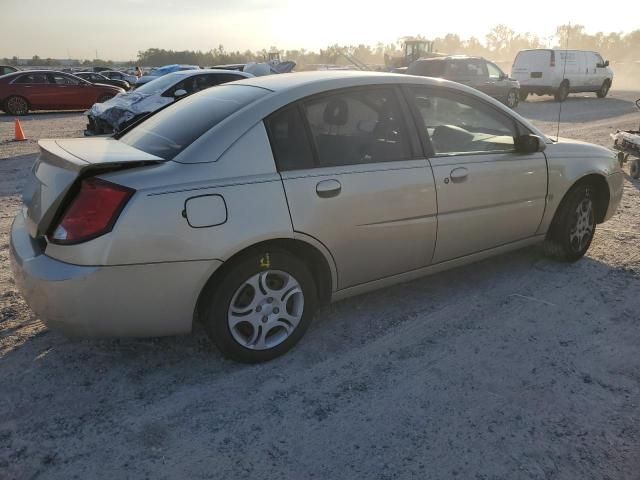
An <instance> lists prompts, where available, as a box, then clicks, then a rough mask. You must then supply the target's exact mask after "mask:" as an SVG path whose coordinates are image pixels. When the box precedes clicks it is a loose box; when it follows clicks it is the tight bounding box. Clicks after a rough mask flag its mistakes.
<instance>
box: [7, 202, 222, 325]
mask: <svg viewBox="0 0 640 480" xmlns="http://www.w3.org/2000/svg"><path fill="white" fill-rule="evenodd" d="M10 257H11V269H12V271H13V275H14V278H15V280H16V284H17V285H18V288H19V289H20V290H21V292H22V294H23V296H24V298H25V300H26V301H27V303H28V304H29V306H30V307H31V308H32V309H33V311H34V312H35V313H36V314H37V315H38V316H39V317H40V319H41V320H42V321H43V322H44V323H45V324H46V325H47V326H49V327H51V328H53V329H56V330H61V331H63V332H65V333H67V334H71V335H82V336H92V337H95V336H114V337H120V336H138V337H146V336H160V335H174V334H182V333H188V332H190V331H191V327H192V323H193V318H194V312H195V307H196V303H197V300H198V296H199V294H200V292H201V290H202V288H203V287H204V285H205V284H206V282H207V280H208V279H209V278H210V276H211V274H212V273H213V272H214V271H215V270H216V269H217V268H218V267H219V266H220V264H221V262H220V261H218V260H207V261H193V262H170V263H154V264H139V265H121V266H79V265H71V264H68V263H64V262H61V261H59V260H56V259H54V258H51V257H49V256H47V255H45V254H44V252H43V250H42V247H41V245H39V244H38V242H36V241H34V240H33V239H32V238H31V237H30V236H29V234H28V233H27V230H26V228H25V225H24V218H23V216H22V214H18V216H17V217H16V219H15V220H14V223H13V226H12V228H11V241H10Z"/></svg>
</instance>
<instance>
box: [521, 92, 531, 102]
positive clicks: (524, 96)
mask: <svg viewBox="0 0 640 480" xmlns="http://www.w3.org/2000/svg"><path fill="white" fill-rule="evenodd" d="M519 96H520V101H521V102H525V101H526V100H527V97H528V96H529V93H528V92H523V91H522V90H520V94H519Z"/></svg>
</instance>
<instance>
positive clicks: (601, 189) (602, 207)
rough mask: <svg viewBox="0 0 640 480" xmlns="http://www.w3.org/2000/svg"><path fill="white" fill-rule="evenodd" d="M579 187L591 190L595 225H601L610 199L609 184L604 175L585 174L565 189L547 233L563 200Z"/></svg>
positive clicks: (551, 227)
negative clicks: (593, 193) (593, 196)
mask: <svg viewBox="0 0 640 480" xmlns="http://www.w3.org/2000/svg"><path fill="white" fill-rule="evenodd" d="M579 185H590V186H591V187H592V188H593V190H594V192H595V198H594V200H595V202H594V203H595V210H596V212H595V213H596V223H602V222H603V221H604V218H605V215H606V214H607V209H608V208H609V201H610V199H611V197H610V192H609V184H608V183H607V179H606V178H605V176H604V175H602V174H600V173H587V174H585V175H583V176H582V177H580V178H578V179H576V180H575V181H574V182H573V183H572V184H571V185H570V186H569V188H567V189H566V191H565V192H564V194H563V195H562V199H561V200H560V202H558V206H557V208H556V209H555V211H554V212H553V218H552V220H551V224H550V226H549V230H548V231H551V230H552V229H553V227H554V224H555V221H556V218H557V217H558V212H560V211H561V207H562V205H563V204H564V202H565V199H566V198H567V196H568V195H569V192H571V191H572V190H573V189H574V188H576V187H577V186H579ZM547 233H548V232H547Z"/></svg>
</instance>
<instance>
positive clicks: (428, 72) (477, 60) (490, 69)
mask: <svg viewBox="0 0 640 480" xmlns="http://www.w3.org/2000/svg"><path fill="white" fill-rule="evenodd" d="M407 73H408V74H409V75H418V76H421V77H437V78H444V79H447V80H452V81H454V82H458V83H463V84H465V85H468V86H470V87H473V88H475V89H477V90H480V91H481V92H484V93H486V94H487V95H489V96H491V97H493V98H495V99H497V100H499V101H501V102H502V103H504V104H505V105H507V106H508V107H510V108H516V107H517V106H518V101H519V98H520V97H519V93H520V84H519V83H518V81H517V80H513V79H511V78H509V76H508V75H507V74H506V73H504V72H503V71H502V70H500V68H498V66H497V65H496V64H494V63H491V62H489V61H487V60H485V59H484V58H482V57H467V56H457V55H456V56H450V57H437V58H421V59H419V60H416V61H415V62H413V63H412V64H411V65H409V68H408V69H407Z"/></svg>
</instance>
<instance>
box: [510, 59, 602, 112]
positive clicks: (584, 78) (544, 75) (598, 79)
mask: <svg viewBox="0 0 640 480" xmlns="http://www.w3.org/2000/svg"><path fill="white" fill-rule="evenodd" d="M511 76H512V77H513V78H515V79H516V80H518V81H519V82H520V100H523V101H524V100H526V98H527V96H528V95H529V94H530V93H535V94H536V95H553V96H555V99H556V100H557V101H559V102H564V101H565V100H566V98H567V96H568V95H569V93H577V92H595V93H596V95H597V96H598V97H599V98H604V97H606V96H607V93H609V89H610V88H611V84H612V83H613V71H612V70H611V68H609V61H608V60H606V61H605V60H603V59H602V56H601V55H600V54H599V53H597V52H587V51H582V50H562V49H534V50H521V51H520V52H518V55H516V59H515V60H514V62H513V66H512V68H511Z"/></svg>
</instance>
